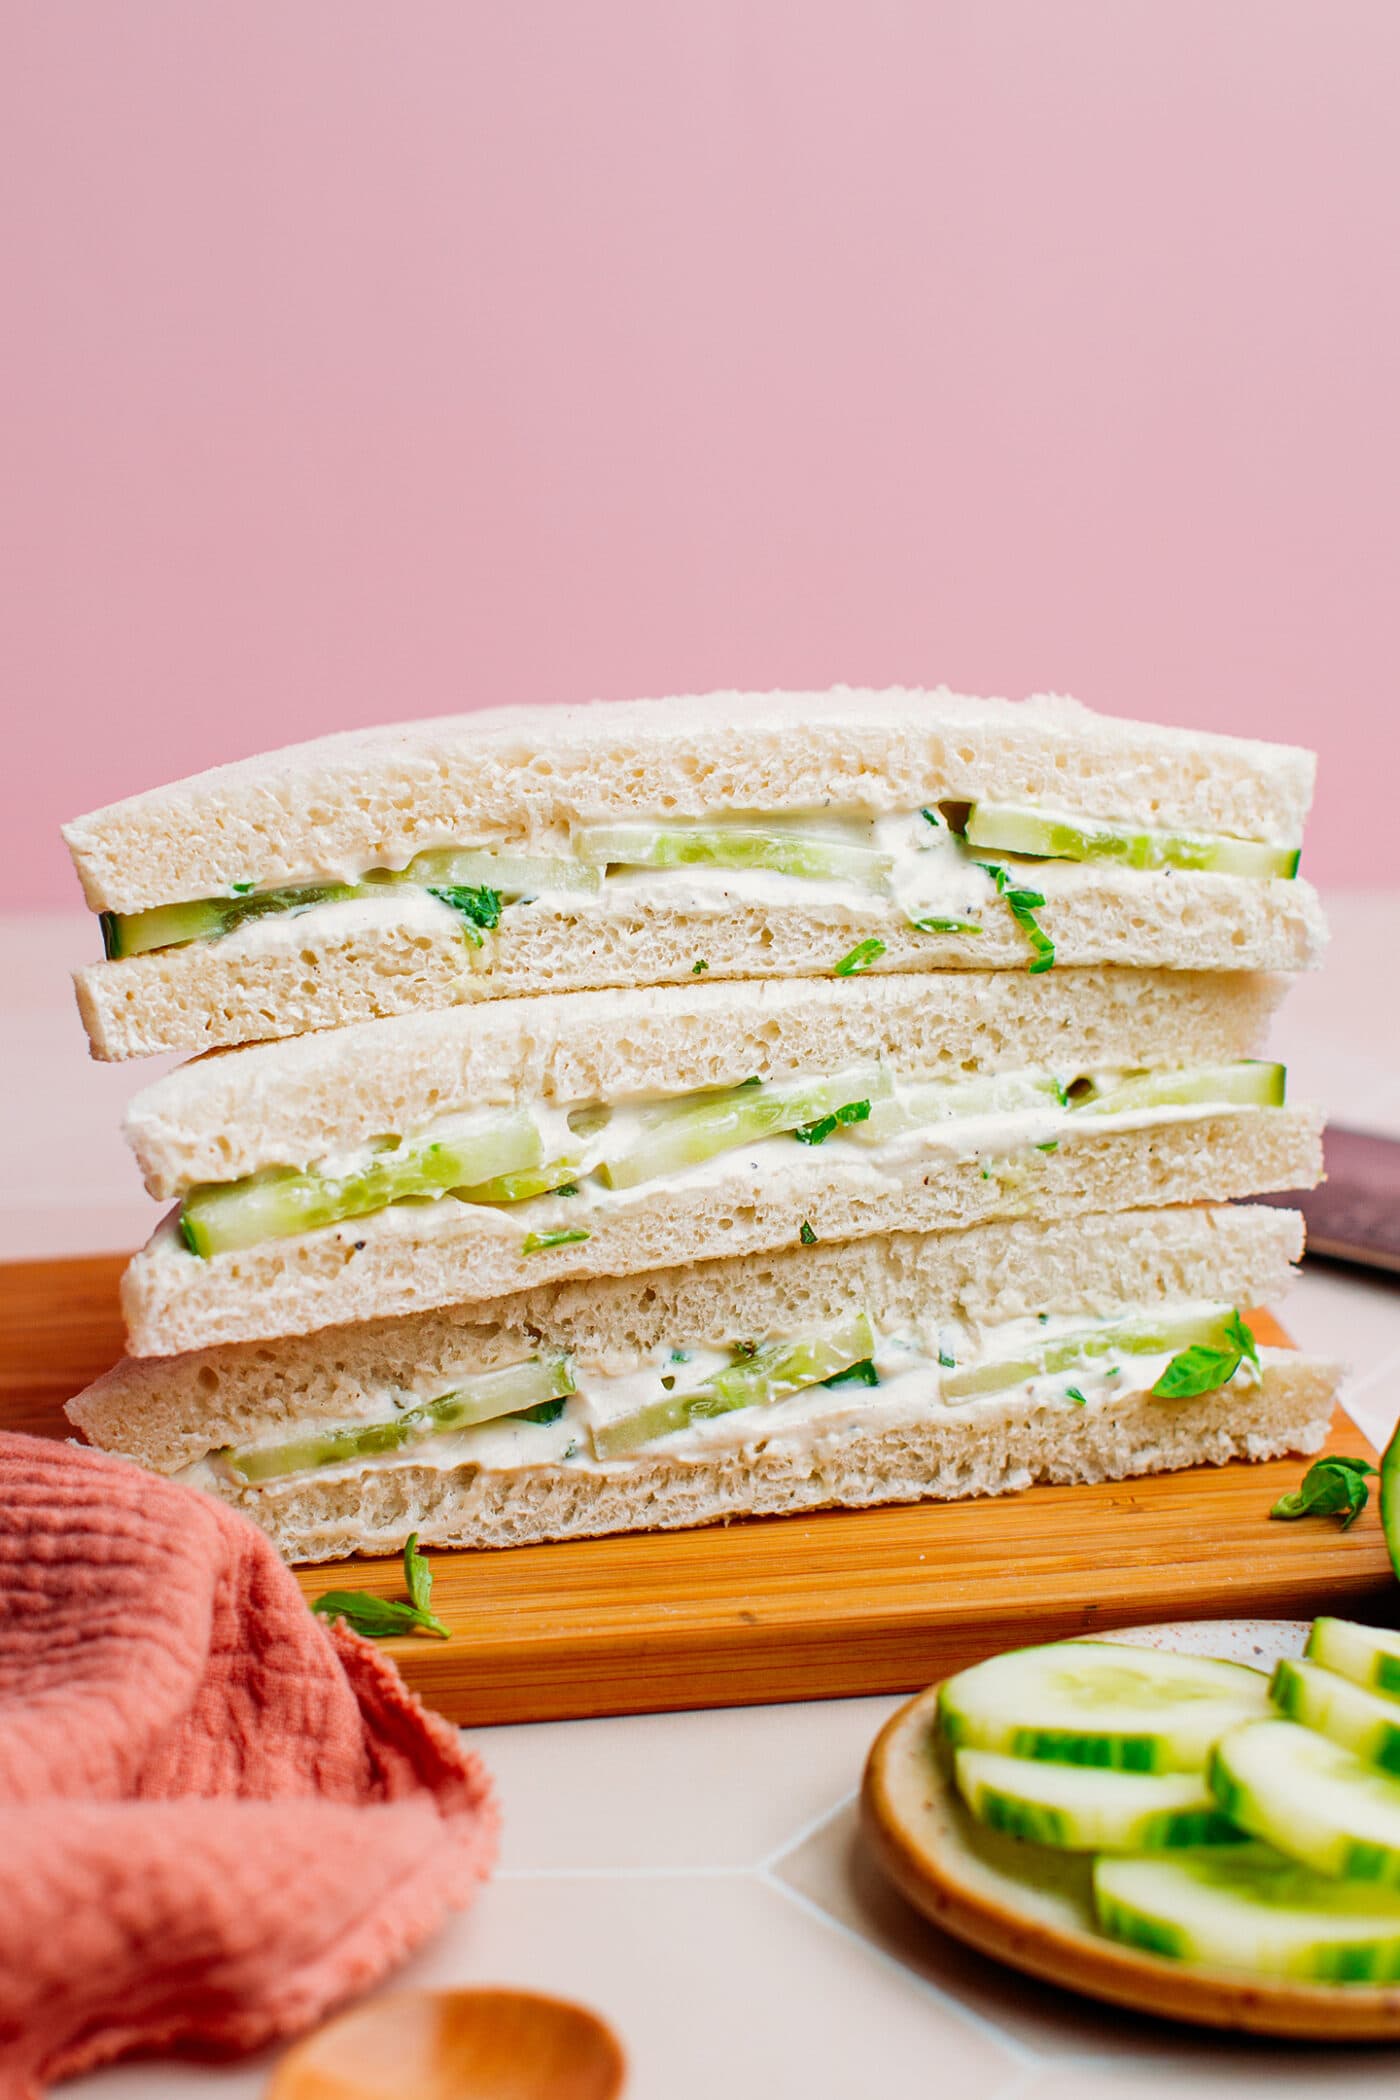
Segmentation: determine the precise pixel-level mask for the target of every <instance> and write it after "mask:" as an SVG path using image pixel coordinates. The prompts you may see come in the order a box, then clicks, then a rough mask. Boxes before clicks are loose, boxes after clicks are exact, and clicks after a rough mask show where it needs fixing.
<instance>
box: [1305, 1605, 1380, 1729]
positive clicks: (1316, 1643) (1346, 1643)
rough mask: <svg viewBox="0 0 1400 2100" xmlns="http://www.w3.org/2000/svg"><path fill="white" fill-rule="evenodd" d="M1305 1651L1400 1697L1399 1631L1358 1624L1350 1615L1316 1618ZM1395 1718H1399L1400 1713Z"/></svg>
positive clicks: (1370, 1686)
mask: <svg viewBox="0 0 1400 2100" xmlns="http://www.w3.org/2000/svg"><path fill="white" fill-rule="evenodd" d="M1303 1652H1304V1654H1305V1655H1306V1656H1307V1658H1308V1660H1309V1662H1315V1663H1320V1664H1321V1666H1322V1668H1323V1669H1324V1670H1333V1671H1335V1672H1336V1674H1337V1676H1338V1677H1349V1678H1350V1679H1351V1681H1352V1683H1353V1684H1359V1685H1363V1686H1364V1687H1365V1688H1366V1690H1367V1691H1369V1692H1383V1693H1385V1695H1386V1696H1387V1697H1388V1698H1391V1699H1395V1700H1400V1633H1392V1632H1391V1631H1390V1630H1389V1629H1388V1628H1387V1627H1384V1626H1357V1625H1354V1624H1353V1623H1352V1621H1351V1620H1350V1619H1328V1618H1321V1619H1314V1620H1313V1622H1312V1627H1311V1630H1310V1631H1309V1634H1308V1644H1307V1647H1306V1648H1305V1649H1304V1651H1303ZM1396 1718H1397V1719H1398V1720H1400V1713H1397V1716H1396Z"/></svg>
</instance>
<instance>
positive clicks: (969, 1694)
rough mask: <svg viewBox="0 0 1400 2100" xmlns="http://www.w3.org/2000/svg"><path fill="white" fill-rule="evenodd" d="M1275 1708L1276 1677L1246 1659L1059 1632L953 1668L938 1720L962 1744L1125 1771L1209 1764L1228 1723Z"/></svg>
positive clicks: (940, 1700) (949, 1736) (1196, 1769)
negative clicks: (1062, 1636) (1061, 1636)
mask: <svg viewBox="0 0 1400 2100" xmlns="http://www.w3.org/2000/svg"><path fill="white" fill-rule="evenodd" d="M1267 1714H1268V1679H1267V1678H1266V1677H1264V1676H1263V1675H1262V1673H1261V1672H1260V1671H1258V1670H1250V1669H1246V1668H1245V1666H1244V1665H1243V1664H1242V1663H1228V1662H1217V1661H1216V1660H1214V1658H1212V1657H1208V1656H1198V1655H1174V1654H1172V1653H1170V1652H1169V1651H1167V1650H1164V1649H1154V1648H1131V1647H1127V1646H1125V1645H1123V1644H1121V1643H1119V1642H1116V1641H1059V1642H1056V1643H1054V1644H1053V1645H1051V1646H1048V1647H1041V1648H1020V1649H1015V1650H1013V1651H1012V1652H1011V1653H1010V1654H1009V1655H994V1656H992V1657H991V1659H990V1660H989V1661H987V1662H982V1663H975V1664H974V1665H973V1667H972V1668H971V1669H970V1670H962V1671H960V1672H959V1673H958V1675H957V1676H956V1677H950V1678H949V1679H948V1680H947V1682H946V1683H945V1684H944V1685H943V1686H942V1687H941V1688H940V1690H939V1694H938V1722H939V1727H940V1729H941V1730H942V1733H943V1735H944V1736H945V1737H946V1739H947V1740H948V1742H950V1743H951V1744H952V1745H953V1746H954V1748H955V1749H973V1750H997V1751H1001V1752H1004V1753H1005V1754H1007V1755H1009V1756H1012V1757H1026V1758H1043V1759H1046V1760H1048V1761H1049V1762H1051V1763H1054V1764H1069V1765H1106V1766H1109V1767H1111V1768H1113V1769H1114V1770H1117V1771H1123V1772H1201V1771H1204V1769H1205V1765H1206V1760H1207V1758H1208V1757H1209V1755H1210V1752H1211V1749H1212V1746H1213V1745H1214V1744H1215V1742H1216V1741H1217V1739H1218V1738H1219V1737H1220V1736H1222V1735H1223V1734H1224V1733H1225V1731H1226V1729H1227V1728H1234V1727H1236V1726H1237V1725H1238V1724H1239V1723H1241V1722H1243V1721H1253V1720H1261V1719H1263V1718H1265V1717H1266V1716H1267Z"/></svg>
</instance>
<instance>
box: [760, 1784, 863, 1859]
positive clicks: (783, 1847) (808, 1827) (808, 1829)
mask: <svg viewBox="0 0 1400 2100" xmlns="http://www.w3.org/2000/svg"><path fill="white" fill-rule="evenodd" d="M859 1797H860V1788H859V1787H854V1786H853V1787H852V1788H851V1789H850V1791H849V1793H845V1794H843V1795H842V1796H841V1799H840V1800H839V1801H834V1802H833V1803H832V1805H831V1807H830V1808H824V1809H823V1810H822V1811H821V1813H820V1815H815V1816H811V1817H809V1818H808V1820H807V1821H806V1822H805V1823H804V1824H802V1826H801V1827H800V1829H797V1830H795V1831H794V1832H793V1834H792V1836H791V1837H788V1838H784V1839H783V1842H782V1843H781V1844H780V1845H775V1846H774V1848H773V1850H772V1851H771V1852H769V1853H766V1854H765V1855H764V1857H763V1858H762V1859H761V1860H760V1861H759V1862H758V1866H757V1868H756V1869H755V1871H756V1872H757V1873H759V1874H767V1873H770V1872H771V1871H772V1869H773V1868H774V1867H775V1866H776V1865H777V1864H778V1861H779V1860H780V1859H786V1858H787V1856H788V1854H789V1853H790V1852H795V1851H796V1850H797V1848H798V1846H799V1845H805V1844H806V1842H807V1840H808V1838H811V1837H815V1836H816V1834H817V1832H818V1831H819V1830H820V1829H822V1827H823V1826H824V1825H825V1824H827V1823H829V1822H830V1821H831V1820H832V1818H833V1817H834V1816H839V1815H840V1813H841V1811H842V1809H843V1808H849V1807H850V1805H851V1803H852V1802H853V1801H855V1800H858V1799H859Z"/></svg>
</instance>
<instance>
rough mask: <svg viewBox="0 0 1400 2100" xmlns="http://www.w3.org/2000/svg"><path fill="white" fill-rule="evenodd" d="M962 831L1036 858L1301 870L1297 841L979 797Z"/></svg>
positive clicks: (1254, 871) (1256, 871) (974, 842)
mask: <svg viewBox="0 0 1400 2100" xmlns="http://www.w3.org/2000/svg"><path fill="white" fill-rule="evenodd" d="M962 835H963V837H964V838H965V839H966V840H967V843H968V845H969V846H982V847H988V848H992V849H994V850H995V851H997V852H999V853H1023V854H1025V855H1027V856H1028V857H1030V858H1032V859H1036V860H1116V861H1120V862H1121V863H1122V864H1123V865H1124V866H1125V867H1129V868H1142V869H1152V868H1195V869H1204V870H1205V871H1207V872H1208V873H1210V874H1213V875H1252V876H1256V877H1259V876H1262V877H1268V876H1282V877H1289V876H1293V875H1296V874H1297V872H1298V860H1299V849H1298V848H1297V847H1294V846H1270V845H1267V844H1265V843H1264V842H1263V841H1262V840H1259V839H1232V838H1209V837H1198V836H1195V835H1193V834H1191V833H1187V832H1180V831H1156V830H1152V829H1149V828H1148V827H1146V826H1144V825H1138V824H1117V823H1111V822H1106V821H1104V820H1102V819H1100V818H1098V817H1073V816H1059V815H1051V814H1048V813H1046V812H1045V811H1042V810H1037V809H1017V808H1013V807H1011V806H1009V805H1007V804H1004V803H991V802H974V803H973V805H972V807H971V809H970V810H969V811H968V814H967V823H966V825H965V826H964V828H963V834H962Z"/></svg>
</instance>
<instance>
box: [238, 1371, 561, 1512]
mask: <svg viewBox="0 0 1400 2100" xmlns="http://www.w3.org/2000/svg"><path fill="white" fill-rule="evenodd" d="M573 1390H574V1375H573V1370H572V1368H571V1366H570V1363H569V1359H568V1357H567V1356H564V1355H554V1356H540V1357H534V1358H532V1359H531V1360H530V1361H529V1362H528V1363H522V1364H506V1365H504V1366H503V1367H502V1368H501V1369H500V1370H499V1371H483V1372H482V1373H481V1375H480V1376H479V1377H477V1378H473V1379H472V1381H471V1382H470V1384H468V1385H463V1386H459V1387H458V1388H457V1390H456V1391H455V1392H451V1393H444V1395H443V1397H442V1398H441V1399H440V1400H432V1401H429V1402H428V1403H427V1405H426V1406H424V1407H413V1408H409V1409H407V1410H406V1411H405V1412H404V1413H403V1414H401V1415H395V1416H393V1417H392V1419H391V1420H389V1421H387V1422H365V1423H357V1424H356V1425H355V1426H354V1427H353V1428H350V1429H332V1430H328V1431H327V1432H326V1433H325V1434H324V1435H322V1436H308V1437H298V1438H296V1439H295V1440H293V1441H292V1442H290V1443H286V1444H249V1445H246V1446H244V1447H243V1448H241V1449H230V1450H226V1451H221V1452H219V1454H218V1456H219V1458H220V1459H221V1460H222V1462H223V1464H224V1465H225V1466H226V1467H227V1468H228V1470H229V1471H230V1472H231V1473H233V1474H235V1475H236V1476H237V1478H238V1479H239V1480H242V1481H246V1482H247V1483H248V1484H249V1485H250V1486H254V1485H256V1484H257V1483H258V1482H260V1481H265V1480H281V1479H284V1478H285V1477H286V1476H287V1475H288V1474H289V1473H309V1472H312V1471H314V1470H316V1469H317V1468H318V1467H321V1466H343V1465H345V1464H347V1463H348V1461H349V1460H351V1459H356V1458H377V1457H378V1456H379V1455H380V1454H381V1453H383V1452H385V1451H399V1450H402V1449H403V1447H404V1446H405V1445H406V1444H415V1443H418V1442H419V1441H420V1440H421V1439H422V1438H424V1437H432V1436H452V1435H455V1434H456V1433H457V1432H459V1431H461V1430H463V1429H473V1428H475V1427H476V1426H477V1425H478V1424H479V1423H482V1422H494V1421H498V1420H500V1419H501V1418H502V1417H503V1416H506V1415H524V1416H527V1417H528V1416H531V1415H533V1414H535V1413H536V1411H537V1410H538V1411H539V1412H541V1413H543V1412H545V1411H546V1410H547V1411H549V1412H550V1413H552V1412H553V1409H554V1406H555V1404H556V1403H557V1402H559V1401H561V1400H564V1399H567V1397H568V1395H569V1394H570V1393H572V1392H573Z"/></svg>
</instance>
